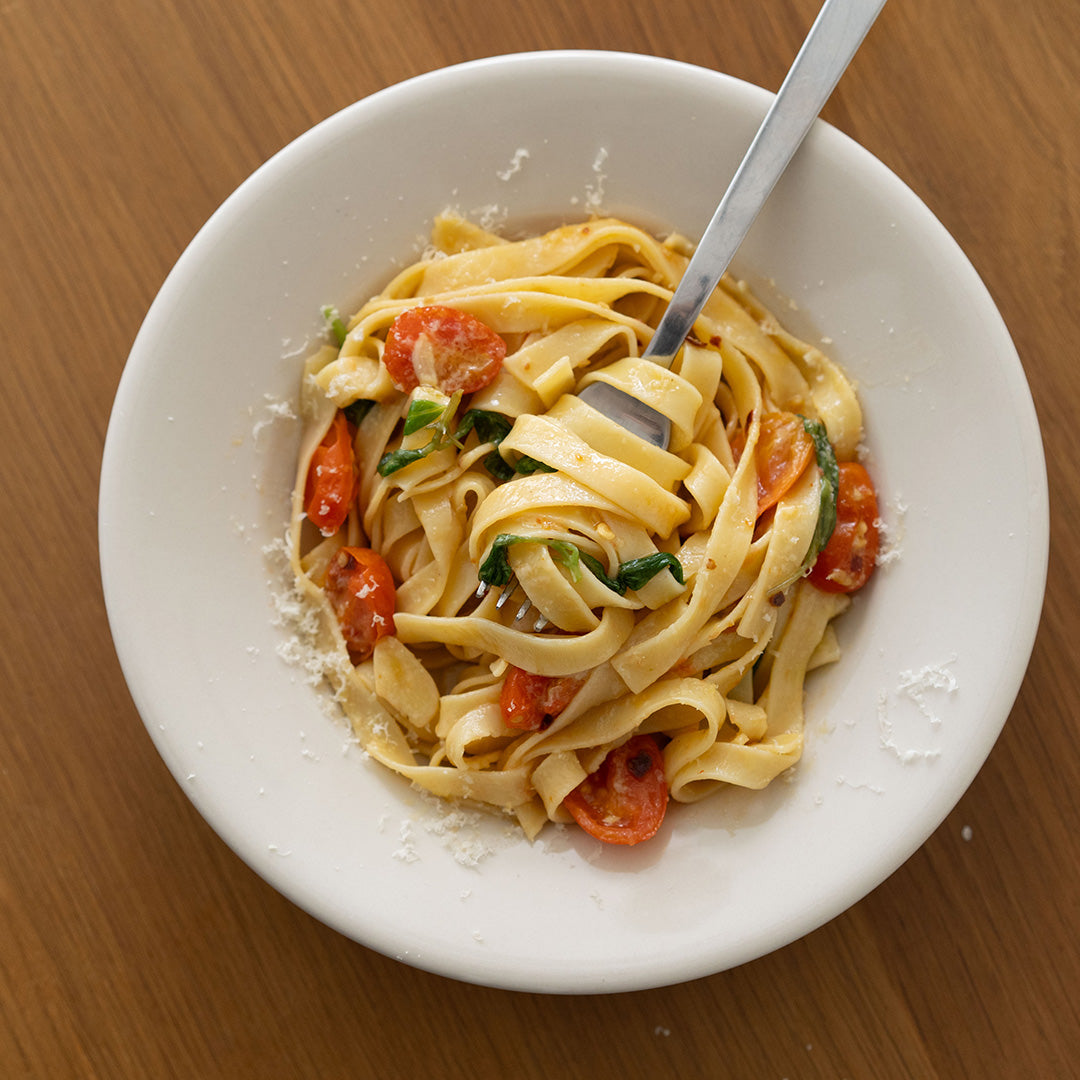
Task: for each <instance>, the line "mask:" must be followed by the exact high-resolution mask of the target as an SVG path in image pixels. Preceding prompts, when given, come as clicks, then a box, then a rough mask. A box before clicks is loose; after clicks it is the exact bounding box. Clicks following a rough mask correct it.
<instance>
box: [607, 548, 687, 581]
mask: <svg viewBox="0 0 1080 1080" xmlns="http://www.w3.org/2000/svg"><path fill="white" fill-rule="evenodd" d="M665 569H666V570H670V571H671V576H672V577H673V578H674V579H675V580H676V581H677V582H678V583H679V584H680V585H685V584H686V579H685V578H684V577H683V568H682V563H680V562H679V560H678V559H676V558H675V556H674V555H672V554H671V553H670V552H668V551H658V552H657V553H656V554H655V555H644V556H642V557H641V558H640V559H630V560H629V561H627V562H624V563H623V564H622V566H620V567H619V574H618V580H619V581H621V582H622V583H623V585H625V586H626V588H628V589H640V588H641V587H642V586H643V585H645V584H646V583H647V582H649V581H651V580H652V579H653V578H654V577H656V575H657V574H659V573H660V571H661V570H665Z"/></svg>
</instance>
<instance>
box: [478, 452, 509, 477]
mask: <svg viewBox="0 0 1080 1080" xmlns="http://www.w3.org/2000/svg"><path fill="white" fill-rule="evenodd" d="M484 468H485V469H487V471H488V472H489V473H491V475H492V476H494V477H495V479H496V480H512V479H513V477H514V467H513V465H510V464H508V463H507V462H506V461H505V460H504V459H503V456H502V454H500V453H499V451H498V450H492V451H491V453H490V454H488V456H487V457H486V458H484Z"/></svg>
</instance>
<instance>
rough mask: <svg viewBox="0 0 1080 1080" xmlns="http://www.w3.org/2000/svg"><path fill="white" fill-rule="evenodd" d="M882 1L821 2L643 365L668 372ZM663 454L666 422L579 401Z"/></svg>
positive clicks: (610, 404) (621, 406)
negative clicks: (645, 363) (646, 361)
mask: <svg viewBox="0 0 1080 1080" xmlns="http://www.w3.org/2000/svg"><path fill="white" fill-rule="evenodd" d="M884 6H885V0H825V3H824V4H823V5H822V8H821V10H820V11H819V12H818V17H817V18H816V19H815V20H814V25H813V26H811V28H810V32H809V34H807V36H806V40H805V41H804V42H803V45H802V48H801V49H800V50H799V53H798V55H797V56H796V57H795V61H794V63H793V64H792V65H791V69H790V71H788V73H787V76H786V78H785V79H784V82H783V84H782V85H781V87H780V90H779V92H778V93H777V95H776V97H775V98H774V99H773V103H772V105H771V106H770V107H769V111H768V112H767V113H766V114H765V119H764V120H763V121H762V123H761V127H760V128H758V131H757V134H756V135H755V136H754V139H753V141H752V142H751V143H750V148H749V149H748V150H747V151H746V156H745V157H744V158H743V160H742V162H741V164H740V165H739V168H738V170H737V171H736V173H735V175H734V177H733V178H732V180H731V183H730V185H729V186H728V189H727V191H726V192H725V193H724V197H723V198H722V199H721V200H720V205H719V206H718V207H717V208H716V212H715V213H714V214H713V217H712V220H711V221H710V222H709V225H708V228H707V229H706V230H705V233H704V235H703V236H702V238H701V242H700V243H699V244H698V247H697V250H696V251H695V252H694V255H693V257H692V258H691V259H690V262H689V263H688V264H687V267H686V270H685V272H684V273H683V277H682V280H681V281H680V282H679V285H678V288H677V289H676V290H675V293H674V295H673V296H672V298H671V302H670V303H669V304H668V307H667V310H666V311H665V312H664V315H663V318H661V320H660V324H659V325H658V326H657V328H656V332H655V333H654V334H653V337H652V340H651V341H650V342H649V344H648V347H647V348H646V349H645V351H644V353H642V356H643V357H647V358H648V359H650V360H652V361H654V362H655V363H657V364H661V365H663V366H664V367H670V366H671V364H672V361H673V360H674V359H675V354H676V353H677V352H678V351H679V349H680V348H681V347H682V344H683V342H684V341H685V340H686V337H687V335H688V334H689V333H690V331H691V329H692V328H693V326H694V321H695V320H696V319H697V317H698V315H700V314H701V309H702V308H703V307H704V306H705V302H706V300H708V298H709V296H710V295H711V294H712V291H713V289H715V288H716V286H717V285H718V284H719V282H720V278H721V277H722V276H723V274H724V271H725V270H726V269H727V268H728V264H729V263H730V262H731V260H732V258H733V256H734V255H735V252H736V251H737V250H738V247H739V245H740V244H741V243H742V241H743V239H744V237H745V236H746V234H747V232H749V230H750V226H751V225H752V224H753V222H754V219H755V218H756V217H757V215H758V211H759V210H760V209H761V207H762V205H763V204H764V203H765V200H766V199H767V198H768V197H769V195H770V193H771V192H772V189H773V187H774V186H775V185H776V181H777V180H779V179H780V176H781V174H782V173H783V171H784V169H786V168H787V166H788V163H789V162H790V161H791V158H792V156H793V155H794V153H795V151H796V150H797V149H798V148H799V146H800V145H801V143H802V141H803V138H804V137H805V136H806V133H807V132H808V131H809V130H810V126H811V124H813V122H814V120H815V119H816V117H817V115H818V113H820V112H821V110H822V108H823V107H824V105H825V102H826V101H827V100H828V99H829V95H830V94H831V93H832V92H833V88H834V87H835V86H836V84H837V82H839V80H840V76H841V75H842V74H843V73H844V71H845V70H846V69H847V66H848V64H850V63H851V58H852V57H853V56H854V55H855V52H856V51H857V49H858V48H859V45H860V44H862V40H863V38H864V37H865V36H866V34H867V32H868V31H869V30H870V27H871V26H873V24H874V20H875V19H876V18H877V17H878V15H879V13H880V12H881V9H882V8H883V7H884ZM578 396H579V397H580V398H581V399H582V400H584V401H587V402H588V403H589V404H590V405H591V406H593V408H595V409H597V410H598V411H600V412H602V413H603V414H604V415H605V416H607V417H608V418H609V419H611V420H614V421H615V422H616V423H617V424H621V425H622V426H623V427H624V428H626V429H627V430H628V431H631V432H633V433H634V434H635V435H639V436H640V437H641V438H642V439H644V440H645V441H646V442H650V443H652V444H653V445H654V446H659V447H660V448H661V449H664V450H666V449H667V446H668V442H669V441H670V438H671V421H670V420H669V419H668V418H667V417H666V416H664V415H663V414H662V413H659V412H657V411H656V410H655V409H653V408H651V407H650V406H648V405H645V404H644V403H642V402H640V401H638V400H637V399H636V398H633V397H631V396H630V395H629V394H627V393H625V392H624V391H622V390H619V389H617V388H616V387H614V386H611V385H610V384H608V383H604V382H594V383H591V384H590V385H589V386H587V387H585V389H584V390H582V391H581V393H580V394H579V395H578Z"/></svg>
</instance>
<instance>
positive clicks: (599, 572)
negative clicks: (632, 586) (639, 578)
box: [580, 551, 626, 596]
mask: <svg viewBox="0 0 1080 1080" xmlns="http://www.w3.org/2000/svg"><path fill="white" fill-rule="evenodd" d="M580 558H581V561H582V562H583V563H584V564H585V566H586V568H587V569H588V571H589V573H590V574H592V576H593V577H595V578H597V579H598V580H599V581H600V583H601V584H602V585H606V586H607V587H608V588H609V589H610V590H611V591H612V592H617V593H618V594H619V595H620V596H622V595H623V593H625V592H626V585H625V583H624V582H622V581H620V580H619V579H618V578H617V577H613V578H611V577H608V576H607V571H606V570H604V564H603V563H602V562H601V561H600V560H599V559H598V558H596V556H595V555H590V554H589V553H588V552H587V551H582V552H580Z"/></svg>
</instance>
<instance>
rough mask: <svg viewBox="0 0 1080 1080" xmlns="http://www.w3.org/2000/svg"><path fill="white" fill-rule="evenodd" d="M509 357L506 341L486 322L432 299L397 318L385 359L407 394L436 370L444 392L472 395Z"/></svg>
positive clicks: (429, 381)
mask: <svg viewBox="0 0 1080 1080" xmlns="http://www.w3.org/2000/svg"><path fill="white" fill-rule="evenodd" d="M505 357H506V342H505V341H503V339H502V338H501V337H499V335H498V334H496V333H495V331H494V330H492V329H491V327H490V326H488V325H487V324H486V323H483V322H481V321H480V320H479V319H477V318H476V317H475V316H473V315H469V314H468V313H467V312H464V311H458V310H457V308H451V307H443V306H441V305H438V304H432V305H428V306H425V307H414V308H409V309H408V310H407V311H403V312H402V313H401V314H400V315H399V316H398V317H397V318H396V319H395V320H394V322H393V325H391V327H390V330H389V331H388V333H387V335H386V347H385V348H384V349H383V357H382V360H383V364H384V365H385V366H386V370H387V373H388V374H389V375H390V379H391V380H392V382H393V384H394V386H396V387H397V388H398V389H399V390H401V391H403V392H404V393H408V392H409V391H411V390H415V389H416V387H417V386H419V385H420V383H421V382H424V383H428V384H430V383H431V382H432V381H433V380H432V378H431V376H432V375H434V383H435V385H436V386H438V388H439V389H440V390H441V391H442V392H443V393H444V394H453V393H455V392H456V391H458V390H460V391H461V392H462V393H463V394H471V393H473V392H474V391H476V390H480V389H482V388H483V387H485V386H487V385H488V383H490V382H491V381H492V379H494V378H495V376H496V375H498V374H499V369H500V368H501V367H502V362H503V359H504V358H505ZM428 369H430V370H428ZM422 374H423V375H425V376H426V377H422Z"/></svg>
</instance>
